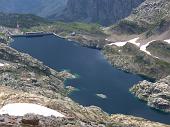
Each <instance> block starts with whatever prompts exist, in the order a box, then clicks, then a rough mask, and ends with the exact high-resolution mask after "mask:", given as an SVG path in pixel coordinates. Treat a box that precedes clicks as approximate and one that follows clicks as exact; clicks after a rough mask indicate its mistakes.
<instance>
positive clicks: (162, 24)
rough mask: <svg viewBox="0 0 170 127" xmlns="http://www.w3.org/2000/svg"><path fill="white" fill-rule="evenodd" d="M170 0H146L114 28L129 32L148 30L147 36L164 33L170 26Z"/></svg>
mask: <svg viewBox="0 0 170 127" xmlns="http://www.w3.org/2000/svg"><path fill="white" fill-rule="evenodd" d="M169 8H170V1H169V0H145V1H144V2H143V3H142V4H141V5H140V6H139V7H137V8H136V9H135V10H133V12H132V14H131V15H130V16H128V17H127V18H125V19H124V20H122V21H121V22H119V23H118V25H117V26H115V27H114V29H116V30H119V31H120V32H126V33H129V34H136V33H137V34H139V33H142V32H146V31H147V33H146V36H150V35H152V34H155V33H158V34H160V33H163V32H165V31H167V30H169V28H170V9H169Z"/></svg>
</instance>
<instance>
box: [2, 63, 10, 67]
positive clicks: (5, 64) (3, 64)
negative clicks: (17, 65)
mask: <svg viewBox="0 0 170 127" xmlns="http://www.w3.org/2000/svg"><path fill="white" fill-rule="evenodd" d="M4 66H9V64H8V63H0V67H4Z"/></svg>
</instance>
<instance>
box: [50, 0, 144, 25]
mask: <svg viewBox="0 0 170 127" xmlns="http://www.w3.org/2000/svg"><path fill="white" fill-rule="evenodd" d="M143 1H144V0H126V1H123V0H69V1H68V3H67V6H66V9H65V11H64V13H63V14H62V15H61V16H60V17H59V18H61V19H63V20H64V21H86V22H94V23H96V22H97V23H100V24H102V25H110V24H113V23H115V22H117V21H119V20H121V19H123V18H125V17H127V16H128V15H129V14H130V13H131V11H132V10H133V9H134V8H136V7H137V6H138V5H140V4H141V3H142V2H143ZM52 16H55V15H52Z"/></svg>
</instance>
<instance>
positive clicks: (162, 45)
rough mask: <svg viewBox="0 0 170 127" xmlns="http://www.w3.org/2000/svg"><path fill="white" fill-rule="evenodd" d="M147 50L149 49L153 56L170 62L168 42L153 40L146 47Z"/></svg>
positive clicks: (169, 45)
mask: <svg viewBox="0 0 170 127" xmlns="http://www.w3.org/2000/svg"><path fill="white" fill-rule="evenodd" d="M147 51H149V52H150V53H151V54H153V55H154V56H156V57H158V58H159V59H162V60H164V61H166V62H168V63H170V44H168V43H167V42H165V41H160V40H158V41H153V42H152V43H150V44H149V46H148V47H147Z"/></svg>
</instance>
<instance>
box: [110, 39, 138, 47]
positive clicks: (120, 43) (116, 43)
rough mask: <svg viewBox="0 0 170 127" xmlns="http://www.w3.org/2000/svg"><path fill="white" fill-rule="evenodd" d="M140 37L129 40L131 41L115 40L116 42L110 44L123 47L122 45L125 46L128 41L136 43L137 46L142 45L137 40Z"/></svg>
mask: <svg viewBox="0 0 170 127" xmlns="http://www.w3.org/2000/svg"><path fill="white" fill-rule="evenodd" d="M138 39H139V37H137V38H134V39H131V40H129V41H122V42H114V43H111V44H108V45H110V46H111V45H116V46H119V47H122V46H124V45H126V43H128V42H129V43H132V44H134V45H136V46H140V43H137V42H136V41H137V40H138Z"/></svg>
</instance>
